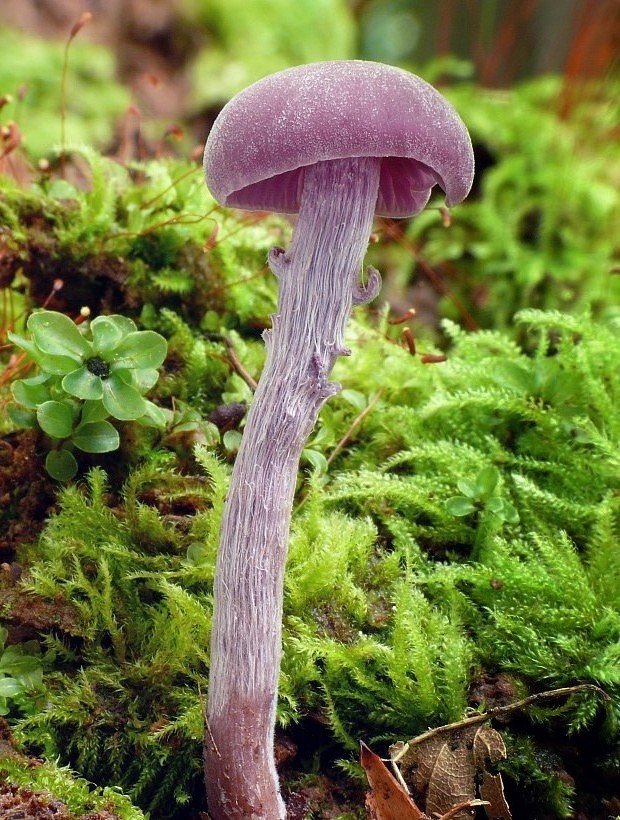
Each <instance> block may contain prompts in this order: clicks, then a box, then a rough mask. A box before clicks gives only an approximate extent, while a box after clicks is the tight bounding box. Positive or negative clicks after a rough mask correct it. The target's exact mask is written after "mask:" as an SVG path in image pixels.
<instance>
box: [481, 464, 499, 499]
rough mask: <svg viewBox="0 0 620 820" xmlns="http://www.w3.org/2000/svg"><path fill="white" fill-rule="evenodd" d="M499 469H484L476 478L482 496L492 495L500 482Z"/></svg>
mask: <svg viewBox="0 0 620 820" xmlns="http://www.w3.org/2000/svg"><path fill="white" fill-rule="evenodd" d="M499 477H500V476H499V470H498V469H497V467H493V466H491V467H484V468H483V469H482V470H480V472H479V473H478V475H477V476H476V485H477V487H478V492H479V494H480V495H490V494H491V493H492V492H493V490H494V489H495V488H496V487H497V484H498V482H499Z"/></svg>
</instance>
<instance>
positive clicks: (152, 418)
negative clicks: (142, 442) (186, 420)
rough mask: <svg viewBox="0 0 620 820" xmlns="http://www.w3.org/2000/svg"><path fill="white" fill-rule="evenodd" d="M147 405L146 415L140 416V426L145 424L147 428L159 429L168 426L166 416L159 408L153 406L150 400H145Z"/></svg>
mask: <svg viewBox="0 0 620 820" xmlns="http://www.w3.org/2000/svg"><path fill="white" fill-rule="evenodd" d="M144 405H145V413H144V415H143V416H140V418H139V419H137V421H138V422H139V423H140V424H143V425H144V426H145V427H157V428H162V427H165V426H166V421H167V420H166V414H165V413H164V411H163V410H162V409H161V407H158V406H157V405H156V404H153V402H152V401H149V400H148V399H145V400H144Z"/></svg>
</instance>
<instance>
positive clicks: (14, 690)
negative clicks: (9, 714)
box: [0, 678, 24, 698]
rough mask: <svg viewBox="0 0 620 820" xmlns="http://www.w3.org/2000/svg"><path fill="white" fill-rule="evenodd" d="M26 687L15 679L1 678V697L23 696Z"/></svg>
mask: <svg viewBox="0 0 620 820" xmlns="http://www.w3.org/2000/svg"><path fill="white" fill-rule="evenodd" d="M23 691H24V687H23V686H22V685H21V683H20V682H19V681H18V680H15V678H0V697H2V698H11V697H14V696H15V695H21V693H22V692H23Z"/></svg>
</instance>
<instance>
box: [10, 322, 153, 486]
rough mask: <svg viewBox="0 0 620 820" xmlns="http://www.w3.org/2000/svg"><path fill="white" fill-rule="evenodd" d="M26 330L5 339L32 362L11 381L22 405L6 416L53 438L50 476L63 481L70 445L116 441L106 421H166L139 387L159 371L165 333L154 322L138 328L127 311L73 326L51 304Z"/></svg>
mask: <svg viewBox="0 0 620 820" xmlns="http://www.w3.org/2000/svg"><path fill="white" fill-rule="evenodd" d="M27 328H28V330H29V331H30V335H31V338H24V337H22V336H18V335H17V334H15V333H10V334H9V338H10V339H11V341H12V342H13V343H14V344H15V345H17V346H18V347H20V348H21V349H22V350H24V351H25V352H26V354H27V355H28V357H29V358H30V359H31V360H32V362H34V364H35V365H36V366H37V369H38V373H37V374H36V375H35V376H32V377H29V378H26V379H19V380H17V381H15V382H14V383H13V385H12V388H11V390H12V394H13V398H14V399H15V401H16V402H17V404H18V405H21V408H12V412H11V416H12V418H13V420H14V421H16V422H17V423H19V424H21V425H22V426H30V427H37V426H38V427H40V429H41V430H42V431H43V432H44V433H45V434H46V435H47V436H48V437H49V438H50V439H51V441H52V449H51V450H50V452H49V453H48V455H47V458H46V460H45V467H46V469H47V471H48V473H49V474H50V475H51V476H52V478H55V479H58V480H59V481H67V480H68V479H70V478H72V477H73V476H74V475H75V474H76V472H77V462H76V459H75V456H74V455H73V450H74V448H77V449H78V450H82V451H83V452H86V453H108V452H111V451H112V450H116V449H118V447H119V444H120V438H119V434H118V430H117V429H116V428H115V427H114V425H113V424H112V423H111V422H110V421H108V419H109V418H112V419H117V420H119V421H137V422H138V423H139V424H143V425H147V426H151V427H164V425H165V424H166V415H165V413H164V411H163V410H162V409H161V408H159V407H157V406H156V405H155V404H153V402H151V401H149V400H148V399H145V398H144V394H145V393H146V392H147V391H148V390H149V389H150V388H151V387H153V385H154V384H155V383H156V381H157V379H158V376H159V374H158V372H157V368H158V367H159V366H160V365H161V364H162V362H163V361H164V359H165V357H166V352H167V345H166V340H165V339H164V337H163V336H160V334H159V333H155V332H154V331H152V330H138V329H137V327H136V325H135V323H134V322H133V321H132V320H131V319H128V318H127V317H125V316H118V315H114V316H98V317H97V318H96V319H93V320H92V321H91V322H88V323H84V325H82V326H80V327H78V325H76V324H75V322H73V321H72V320H71V319H70V318H69V317H68V316H65V315H64V314H62V313H57V312H56V311H51V310H41V311H37V312H36V313H33V314H32V315H31V316H30V317H29V319H28V322H27Z"/></svg>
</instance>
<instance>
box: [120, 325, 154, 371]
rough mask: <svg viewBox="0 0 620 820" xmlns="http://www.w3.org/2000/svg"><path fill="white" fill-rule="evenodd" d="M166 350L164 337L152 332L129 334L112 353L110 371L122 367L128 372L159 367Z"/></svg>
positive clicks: (138, 331)
mask: <svg viewBox="0 0 620 820" xmlns="http://www.w3.org/2000/svg"><path fill="white" fill-rule="evenodd" d="M167 349H168V345H167V342H166V340H165V339H164V337H163V336H160V334H159V333H155V331H154V330H137V331H136V332H135V333H129V334H128V335H127V336H125V338H124V339H123V341H122V342H121V343H120V345H119V346H118V347H117V348H116V350H115V351H114V356H113V359H112V362H111V367H112V370H118V369H119V368H122V367H126V368H128V369H129V370H136V369H137V370H144V369H145V368H155V367H159V366H160V365H161V363H162V362H163V361H164V359H165V358H166V352H167Z"/></svg>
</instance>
